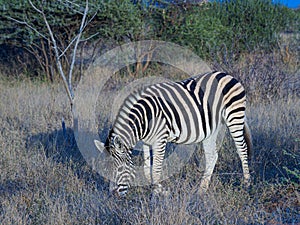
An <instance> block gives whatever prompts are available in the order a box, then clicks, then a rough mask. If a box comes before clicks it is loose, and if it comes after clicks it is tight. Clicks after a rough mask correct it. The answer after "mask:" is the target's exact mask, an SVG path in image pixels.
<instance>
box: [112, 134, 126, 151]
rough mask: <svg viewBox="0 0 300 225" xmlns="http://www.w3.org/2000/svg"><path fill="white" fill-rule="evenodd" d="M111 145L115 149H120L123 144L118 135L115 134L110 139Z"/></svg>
mask: <svg viewBox="0 0 300 225" xmlns="http://www.w3.org/2000/svg"><path fill="white" fill-rule="evenodd" d="M112 145H113V146H114V147H115V148H116V149H122V147H123V144H122V140H121V139H120V137H119V136H115V137H114V138H113V139H112Z"/></svg>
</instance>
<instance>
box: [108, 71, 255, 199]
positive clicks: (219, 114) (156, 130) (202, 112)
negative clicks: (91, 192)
mask: <svg viewBox="0 0 300 225" xmlns="http://www.w3.org/2000/svg"><path fill="white" fill-rule="evenodd" d="M245 109H246V96H245V90H244V88H243V86H242V85H241V83H239V82H238V81H237V80H236V79H235V78H233V77H232V76H230V75H228V74H226V73H222V72H212V73H208V74H205V75H199V76H196V77H192V78H189V79H186V80H183V81H180V82H164V83H158V84H154V85H151V86H148V87H146V88H144V89H143V90H139V91H136V92H135V93H132V94H130V95H129V96H128V97H127V98H126V100H125V101H124V103H123V105H122V106H121V108H120V110H119V113H118V115H117V117H116V120H115V122H114V125H113V127H112V129H111V131H110V134H109V137H108V138H107V141H106V143H105V146H106V147H107V150H108V151H110V152H111V154H112V156H113V157H114V159H115V164H114V166H115V168H114V169H115V171H116V172H115V181H116V185H117V186H116V190H117V191H118V192H119V194H125V193H126V191H127V188H128V187H129V186H130V182H131V180H130V179H134V172H133V165H132V161H131V149H132V148H133V147H134V146H135V144H136V143H137V141H139V140H142V141H143V142H144V160H145V166H144V169H145V175H146V177H147V179H149V180H151V182H152V183H153V184H154V185H156V186H157V190H158V191H160V189H161V186H160V184H159V181H160V176H161V172H162V164H163V159H164V154H165V147H166V144H167V142H174V143H178V144H191V143H198V142H202V143H203V148H204V153H205V161H206V163H205V171H204V177H203V178H202V181H201V188H203V189H207V187H208V184H209V181H210V178H211V174H212V172H213V169H214V166H215V163H216V161H217V157H218V154H217V150H216V138H217V134H218V131H219V130H220V127H221V126H222V124H225V125H226V126H227V127H228V129H229V131H230V134H231V136H232V138H233V140H234V142H235V146H236V148H237V152H238V154H239V156H240V159H241V162H242V167H243V172H244V180H245V182H247V183H249V179H250V174H249V169H248V158H249V153H250V150H251V149H250V148H251V136H250V131H249V128H248V126H247V123H246V121H245ZM116 139H118V141H117V142H119V144H118V146H116V144H115V142H116V141H114V140H116ZM150 150H151V151H152V154H150Z"/></svg>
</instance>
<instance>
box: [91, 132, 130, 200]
mask: <svg viewBox="0 0 300 225" xmlns="http://www.w3.org/2000/svg"><path fill="white" fill-rule="evenodd" d="M94 142H95V145H96V147H97V149H98V150H99V151H101V152H103V151H107V153H109V154H110V155H111V156H112V158H113V165H112V168H111V169H112V179H111V182H110V188H109V189H110V192H112V193H117V194H118V195H119V196H120V197H123V196H125V195H126V194H127V191H128V188H129V187H130V184H131V182H132V180H133V179H134V171H133V163H132V159H131V150H130V149H128V148H127V147H126V145H125V144H124V142H123V141H122V139H121V138H120V136H119V135H116V134H114V133H111V134H110V135H109V137H108V138H107V140H106V142H105V144H104V143H102V142H100V141H98V140H94Z"/></svg>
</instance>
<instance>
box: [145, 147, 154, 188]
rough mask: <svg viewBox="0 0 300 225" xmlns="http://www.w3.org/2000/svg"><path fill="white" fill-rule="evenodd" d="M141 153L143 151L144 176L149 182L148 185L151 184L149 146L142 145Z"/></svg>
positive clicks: (151, 159)
mask: <svg viewBox="0 0 300 225" xmlns="http://www.w3.org/2000/svg"><path fill="white" fill-rule="evenodd" d="M143 151H144V174H145V177H146V179H147V181H148V182H149V184H152V163H153V162H152V161H153V158H152V155H151V150H150V146H149V145H146V144H144V145H143Z"/></svg>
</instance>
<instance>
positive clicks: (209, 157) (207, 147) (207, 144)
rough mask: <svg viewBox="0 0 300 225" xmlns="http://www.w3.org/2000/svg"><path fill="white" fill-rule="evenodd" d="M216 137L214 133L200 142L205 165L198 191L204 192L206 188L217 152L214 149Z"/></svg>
mask: <svg viewBox="0 0 300 225" xmlns="http://www.w3.org/2000/svg"><path fill="white" fill-rule="evenodd" d="M216 138H217V134H214V135H213V136H211V137H210V138H208V139H206V140H204V141H203V142H202V144H203V150H204V158H205V161H204V163H205V165H204V174H203V177H202V180H201V183H200V190H199V191H200V192H205V191H206V190H207V189H208V187H209V183H210V180H211V176H212V173H213V171H214V168H215V165H216V162H217V159H218V152H217V149H216Z"/></svg>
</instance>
